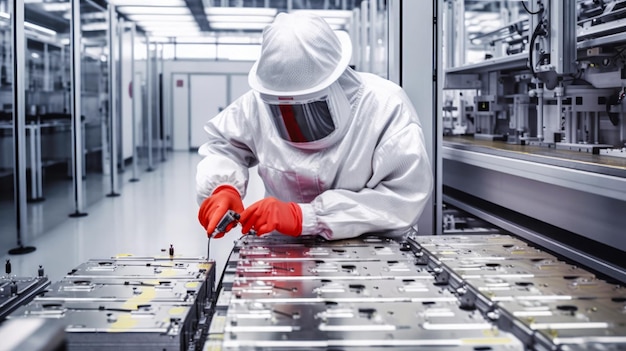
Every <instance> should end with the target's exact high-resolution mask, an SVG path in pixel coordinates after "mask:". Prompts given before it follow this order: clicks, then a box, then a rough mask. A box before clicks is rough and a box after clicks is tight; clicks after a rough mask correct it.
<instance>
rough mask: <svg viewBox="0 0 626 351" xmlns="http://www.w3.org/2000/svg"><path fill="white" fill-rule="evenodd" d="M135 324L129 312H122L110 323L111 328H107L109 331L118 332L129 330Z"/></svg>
mask: <svg viewBox="0 0 626 351" xmlns="http://www.w3.org/2000/svg"><path fill="white" fill-rule="evenodd" d="M135 325H137V321H135V320H133V317H132V316H131V315H130V314H123V315H120V316H119V317H118V318H117V321H115V322H113V324H111V328H109V330H108V331H109V332H110V333H120V332H127V331H130V330H131V329H132V328H133V327H134V326H135Z"/></svg>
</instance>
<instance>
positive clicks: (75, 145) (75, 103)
mask: <svg viewBox="0 0 626 351" xmlns="http://www.w3.org/2000/svg"><path fill="white" fill-rule="evenodd" d="M71 4H72V19H71V21H70V48H71V52H72V53H71V56H70V60H71V62H70V71H71V74H70V75H71V77H70V79H71V85H72V94H71V98H70V110H71V114H72V183H73V188H74V213H71V214H70V217H83V216H86V215H87V213H85V212H83V206H84V204H83V190H84V189H83V157H82V153H83V137H82V132H83V130H82V120H81V119H82V111H81V105H80V104H81V96H80V95H81V91H82V86H81V83H82V82H81V77H82V75H81V32H80V0H72V2H71Z"/></svg>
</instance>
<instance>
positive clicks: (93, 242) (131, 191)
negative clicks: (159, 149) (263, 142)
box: [2, 151, 264, 282]
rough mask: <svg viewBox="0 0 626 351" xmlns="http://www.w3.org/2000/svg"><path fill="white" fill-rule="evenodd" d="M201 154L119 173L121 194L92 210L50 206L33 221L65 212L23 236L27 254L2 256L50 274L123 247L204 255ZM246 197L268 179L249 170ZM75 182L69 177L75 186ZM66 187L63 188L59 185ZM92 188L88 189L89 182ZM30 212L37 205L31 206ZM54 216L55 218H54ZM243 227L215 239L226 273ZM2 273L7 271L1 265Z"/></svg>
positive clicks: (16, 270)
mask: <svg viewBox="0 0 626 351" xmlns="http://www.w3.org/2000/svg"><path fill="white" fill-rule="evenodd" d="M199 161H200V156H198V155H197V154H196V153H195V152H181V151H178V152H171V153H169V154H168V157H167V160H166V161H164V162H160V163H157V164H155V170H154V171H152V172H143V173H141V175H140V177H139V181H138V182H129V179H130V178H131V174H130V173H131V172H129V171H128V170H127V171H126V172H124V173H122V174H121V175H120V190H119V193H120V196H118V197H101V198H100V199H99V200H98V201H94V202H93V203H92V204H90V205H88V206H87V207H86V208H85V212H87V213H88V215H87V216H84V217H78V218H71V217H68V216H67V215H66V214H65V213H63V214H61V215H59V213H57V212H55V211H44V212H43V213H42V214H40V216H39V217H34V218H33V217H31V218H29V219H28V223H29V225H30V226H35V227H37V226H41V223H47V222H46V218H45V216H55V217H56V218H57V219H58V218H59V217H60V218H61V220H60V221H59V220H57V222H60V223H59V224H58V225H55V226H54V227H51V228H44V229H43V230H42V233H40V234H39V235H36V236H34V238H32V239H30V240H28V241H26V242H24V243H23V244H24V245H26V246H33V247H35V248H36V250H35V251H34V252H31V253H28V254H20V255H11V254H8V250H7V251H4V253H3V254H4V256H3V258H2V260H3V262H6V260H9V261H10V263H11V270H12V271H11V274H14V275H17V276H36V275H37V270H38V268H39V265H41V266H42V267H43V269H44V272H45V274H46V275H47V276H48V278H49V279H50V280H51V281H53V282H54V281H57V280H60V279H61V278H63V276H65V275H66V273H67V272H69V271H70V270H71V269H73V268H75V267H76V266H78V265H79V264H80V263H82V262H85V261H86V260H89V259H92V258H109V257H111V256H115V255H118V254H133V255H162V254H163V253H162V250H166V251H165V252H167V249H169V247H170V245H173V247H174V252H175V254H176V255H179V254H180V255H186V256H206V253H207V239H206V234H205V233H204V230H203V228H202V227H201V226H200V224H199V223H198V220H197V210H198V205H197V203H196V200H195V171H196V164H197V163H198V162H199ZM250 174H251V179H250V183H249V189H248V194H247V195H246V197H245V198H244V205H246V206H247V205H249V204H251V203H252V202H254V201H256V200H258V199H260V198H261V197H262V196H263V192H264V189H263V185H262V183H261V181H260V179H259V178H258V175H257V173H256V171H255V170H251V172H250ZM70 185H71V182H68V185H65V187H67V189H65V191H67V192H68V193H71V188H70ZM58 191H61V190H58ZM87 191H89V189H87ZM29 215H30V216H32V211H29ZM48 222H50V221H48ZM239 228H240V227H237V228H235V229H233V230H232V231H231V232H229V233H228V234H227V235H226V236H225V237H224V238H222V239H214V240H212V241H211V246H210V248H211V256H210V257H211V258H213V259H215V260H216V262H217V273H218V275H219V274H221V272H222V270H223V267H224V263H225V261H226V260H227V258H228V254H229V253H230V251H231V249H232V245H233V242H234V241H235V240H236V239H237V238H238V237H239V235H241V232H240V230H239ZM2 273H4V271H3V272H2Z"/></svg>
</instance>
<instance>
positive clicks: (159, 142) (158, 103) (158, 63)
mask: <svg viewBox="0 0 626 351" xmlns="http://www.w3.org/2000/svg"><path fill="white" fill-rule="evenodd" d="M160 46H161V45H160V44H156V45H155V47H154V48H155V50H154V54H155V68H156V69H155V71H156V72H155V75H154V78H155V79H154V81H155V90H156V92H155V100H156V103H155V108H156V135H157V150H159V155H160V159H161V161H165V153H164V148H165V142H164V140H163V137H162V136H163V134H164V133H163V128H162V127H163V121H162V118H163V116H161V51H160V50H161V49H160V48H159V47H160Z"/></svg>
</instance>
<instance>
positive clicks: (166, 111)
mask: <svg viewBox="0 0 626 351" xmlns="http://www.w3.org/2000/svg"><path fill="white" fill-rule="evenodd" d="M253 63H254V62H252V61H236V62H233V61H201V60H168V61H165V62H164V64H163V99H164V100H163V115H164V118H165V120H167V121H169V125H170V126H172V128H171V130H168V131H166V134H165V135H166V140H167V141H166V142H167V143H168V147H170V148H172V149H174V150H189V139H188V138H189V134H188V133H189V130H190V125H189V120H190V118H189V112H188V110H185V109H181V108H179V111H177V110H176V109H175V108H174V107H175V104H174V99H177V102H176V105H177V106H180V104H179V103H184V102H181V101H178V99H181V98H183V96H182V95H181V94H182V92H180V91H178V92H174V91H173V87H174V84H175V80H174V79H181V78H184V77H189V75H195V74H213V75H218V74H223V75H227V76H230V78H231V79H228V80H227V82H230V81H233V82H234V84H229V83H227V84H226V85H225V86H224V89H225V90H227V89H228V90H227V91H229V93H228V95H229V96H228V100H229V101H232V100H234V99H236V98H237V97H238V95H240V94H238V91H239V90H240V89H241V86H240V85H241V80H242V78H241V77H240V76H247V74H248V72H249V71H250V68H252V64H253ZM188 81H189V80H188V78H187V79H185V82H186V83H187V82H188ZM234 85H236V87H233V86H234ZM185 86H188V84H186V85H185ZM187 93H188V92H187ZM232 95H237V96H232ZM198 128H202V126H198ZM181 138H182V140H181Z"/></svg>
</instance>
